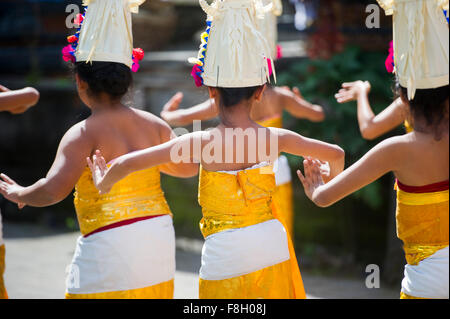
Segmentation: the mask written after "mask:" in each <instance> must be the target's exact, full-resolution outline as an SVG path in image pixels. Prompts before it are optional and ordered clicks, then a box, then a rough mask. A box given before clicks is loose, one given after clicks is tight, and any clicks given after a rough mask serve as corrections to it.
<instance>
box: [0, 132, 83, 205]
mask: <svg viewBox="0 0 450 319" xmlns="http://www.w3.org/2000/svg"><path fill="white" fill-rule="evenodd" d="M91 149H92V146H91V145H90V143H89V142H87V139H86V138H85V137H84V136H83V130H82V128H81V126H80V125H78V124H77V125H76V126H74V127H73V128H71V129H70V130H69V131H68V132H67V133H66V135H65V136H64V137H63V139H62V140H61V143H60V145H59V148H58V152H57V154H56V158H55V161H54V163H53V165H52V167H51V168H50V170H49V172H48V174H47V176H46V177H45V178H42V179H40V180H39V181H38V182H36V183H35V184H33V185H31V186H29V187H22V186H20V185H19V184H17V183H16V182H14V181H13V180H12V179H11V178H9V177H8V176H6V175H4V174H2V175H1V179H2V181H0V193H1V194H2V195H3V196H4V197H5V198H6V199H8V200H10V201H12V202H15V203H18V204H21V206H23V205H29V206H34V207H46V206H50V205H54V204H56V203H59V202H60V201H62V200H63V199H64V198H66V197H67V196H68V195H69V194H70V192H71V191H72V190H73V188H74V186H75V184H76V182H77V181H78V179H79V178H80V176H81V174H82V172H83V170H84V169H85V168H86V162H85V158H86V156H89V155H90V153H91Z"/></svg>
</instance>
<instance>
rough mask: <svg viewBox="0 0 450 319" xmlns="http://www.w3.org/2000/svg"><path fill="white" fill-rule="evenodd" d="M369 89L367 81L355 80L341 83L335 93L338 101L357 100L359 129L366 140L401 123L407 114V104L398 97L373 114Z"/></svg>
mask: <svg viewBox="0 0 450 319" xmlns="http://www.w3.org/2000/svg"><path fill="white" fill-rule="evenodd" d="M370 89H371V86H370V83H369V82H363V81H356V82H352V83H344V84H342V89H341V90H340V91H339V93H337V94H336V99H337V101H338V102H339V103H346V102H350V101H355V100H356V101H357V102H358V122H359V129H360V131H361V135H362V136H363V137H364V138H365V139H367V140H373V139H375V138H377V137H379V136H381V135H383V134H385V133H387V132H389V131H391V130H393V129H394V128H396V127H397V126H399V125H401V124H402V123H403V122H404V121H405V119H406V114H407V106H406V105H405V104H404V103H403V101H402V99H401V98H398V99H396V100H395V101H394V102H393V103H392V104H391V105H390V106H388V107H387V108H386V109H385V110H384V111H383V112H381V113H380V114H378V115H375V114H374V113H373V111H372V108H371V106H370V102H369V97H368V95H369V93H370Z"/></svg>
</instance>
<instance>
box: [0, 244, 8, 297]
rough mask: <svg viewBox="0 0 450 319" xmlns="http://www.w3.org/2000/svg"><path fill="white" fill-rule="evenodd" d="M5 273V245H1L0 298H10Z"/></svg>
mask: <svg viewBox="0 0 450 319" xmlns="http://www.w3.org/2000/svg"><path fill="white" fill-rule="evenodd" d="M4 273H5V245H2V246H0V299H8V293H7V292H6V288H5V282H4V281H3V274H4Z"/></svg>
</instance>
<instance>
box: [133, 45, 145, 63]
mask: <svg viewBox="0 0 450 319" xmlns="http://www.w3.org/2000/svg"><path fill="white" fill-rule="evenodd" d="M144 55H145V53H144V50H142V49H141V48H137V49H134V50H133V57H135V58H136V60H137V61H142V59H143V58H144Z"/></svg>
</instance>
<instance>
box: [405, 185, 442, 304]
mask: <svg viewBox="0 0 450 319" xmlns="http://www.w3.org/2000/svg"><path fill="white" fill-rule="evenodd" d="M396 188H397V236H398V238H400V239H401V240H402V241H403V243H404V250H405V255H406V261H407V263H408V265H407V266H406V268H405V279H404V283H403V285H402V286H403V288H402V293H401V298H402V299H420V298H429V297H427V296H420V295H414V294H415V293H416V292H415V291H421V292H418V293H417V294H419V293H427V290H428V291H431V292H430V295H432V294H433V290H437V288H436V289H433V288H425V287H418V286H417V284H416V282H417V279H416V278H415V277H414V276H417V275H415V274H416V273H419V274H421V276H430V277H429V278H430V279H429V280H422V281H428V282H429V281H430V280H431V279H433V278H434V279H435V280H436V282H440V281H441V280H444V281H445V279H444V278H442V276H444V272H443V273H442V275H440V274H439V273H436V272H435V270H436V269H439V268H438V266H437V265H435V266H434V267H433V269H434V272H433V273H432V271H431V270H429V269H431V268H429V266H427V264H429V263H432V262H433V256H438V255H442V256H443V257H442V258H441V260H444V261H443V264H444V267H443V269H445V268H446V269H447V276H448V255H447V257H445V249H447V248H448V237H449V235H448V234H449V191H448V182H444V183H438V184H434V185H428V186H424V187H410V186H406V185H402V184H401V183H399V182H398V183H397V186H396ZM445 259H446V261H445ZM424 261H426V263H425V264H424V263H423V262H424ZM441 264H442V262H441V263H439V265H441ZM445 264H446V266H445ZM417 267H421V268H420V271H415V269H419V268H417ZM439 267H441V266H439ZM409 273H411V276H410V275H409ZM437 277H439V278H437ZM425 278H427V277H425ZM408 290H412V292H409V291H408ZM442 290H445V287H444V288H443V289H442ZM423 291H425V292H423ZM447 291H448V278H447ZM447 294H448V292H447ZM437 297H439V296H437Z"/></svg>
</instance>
